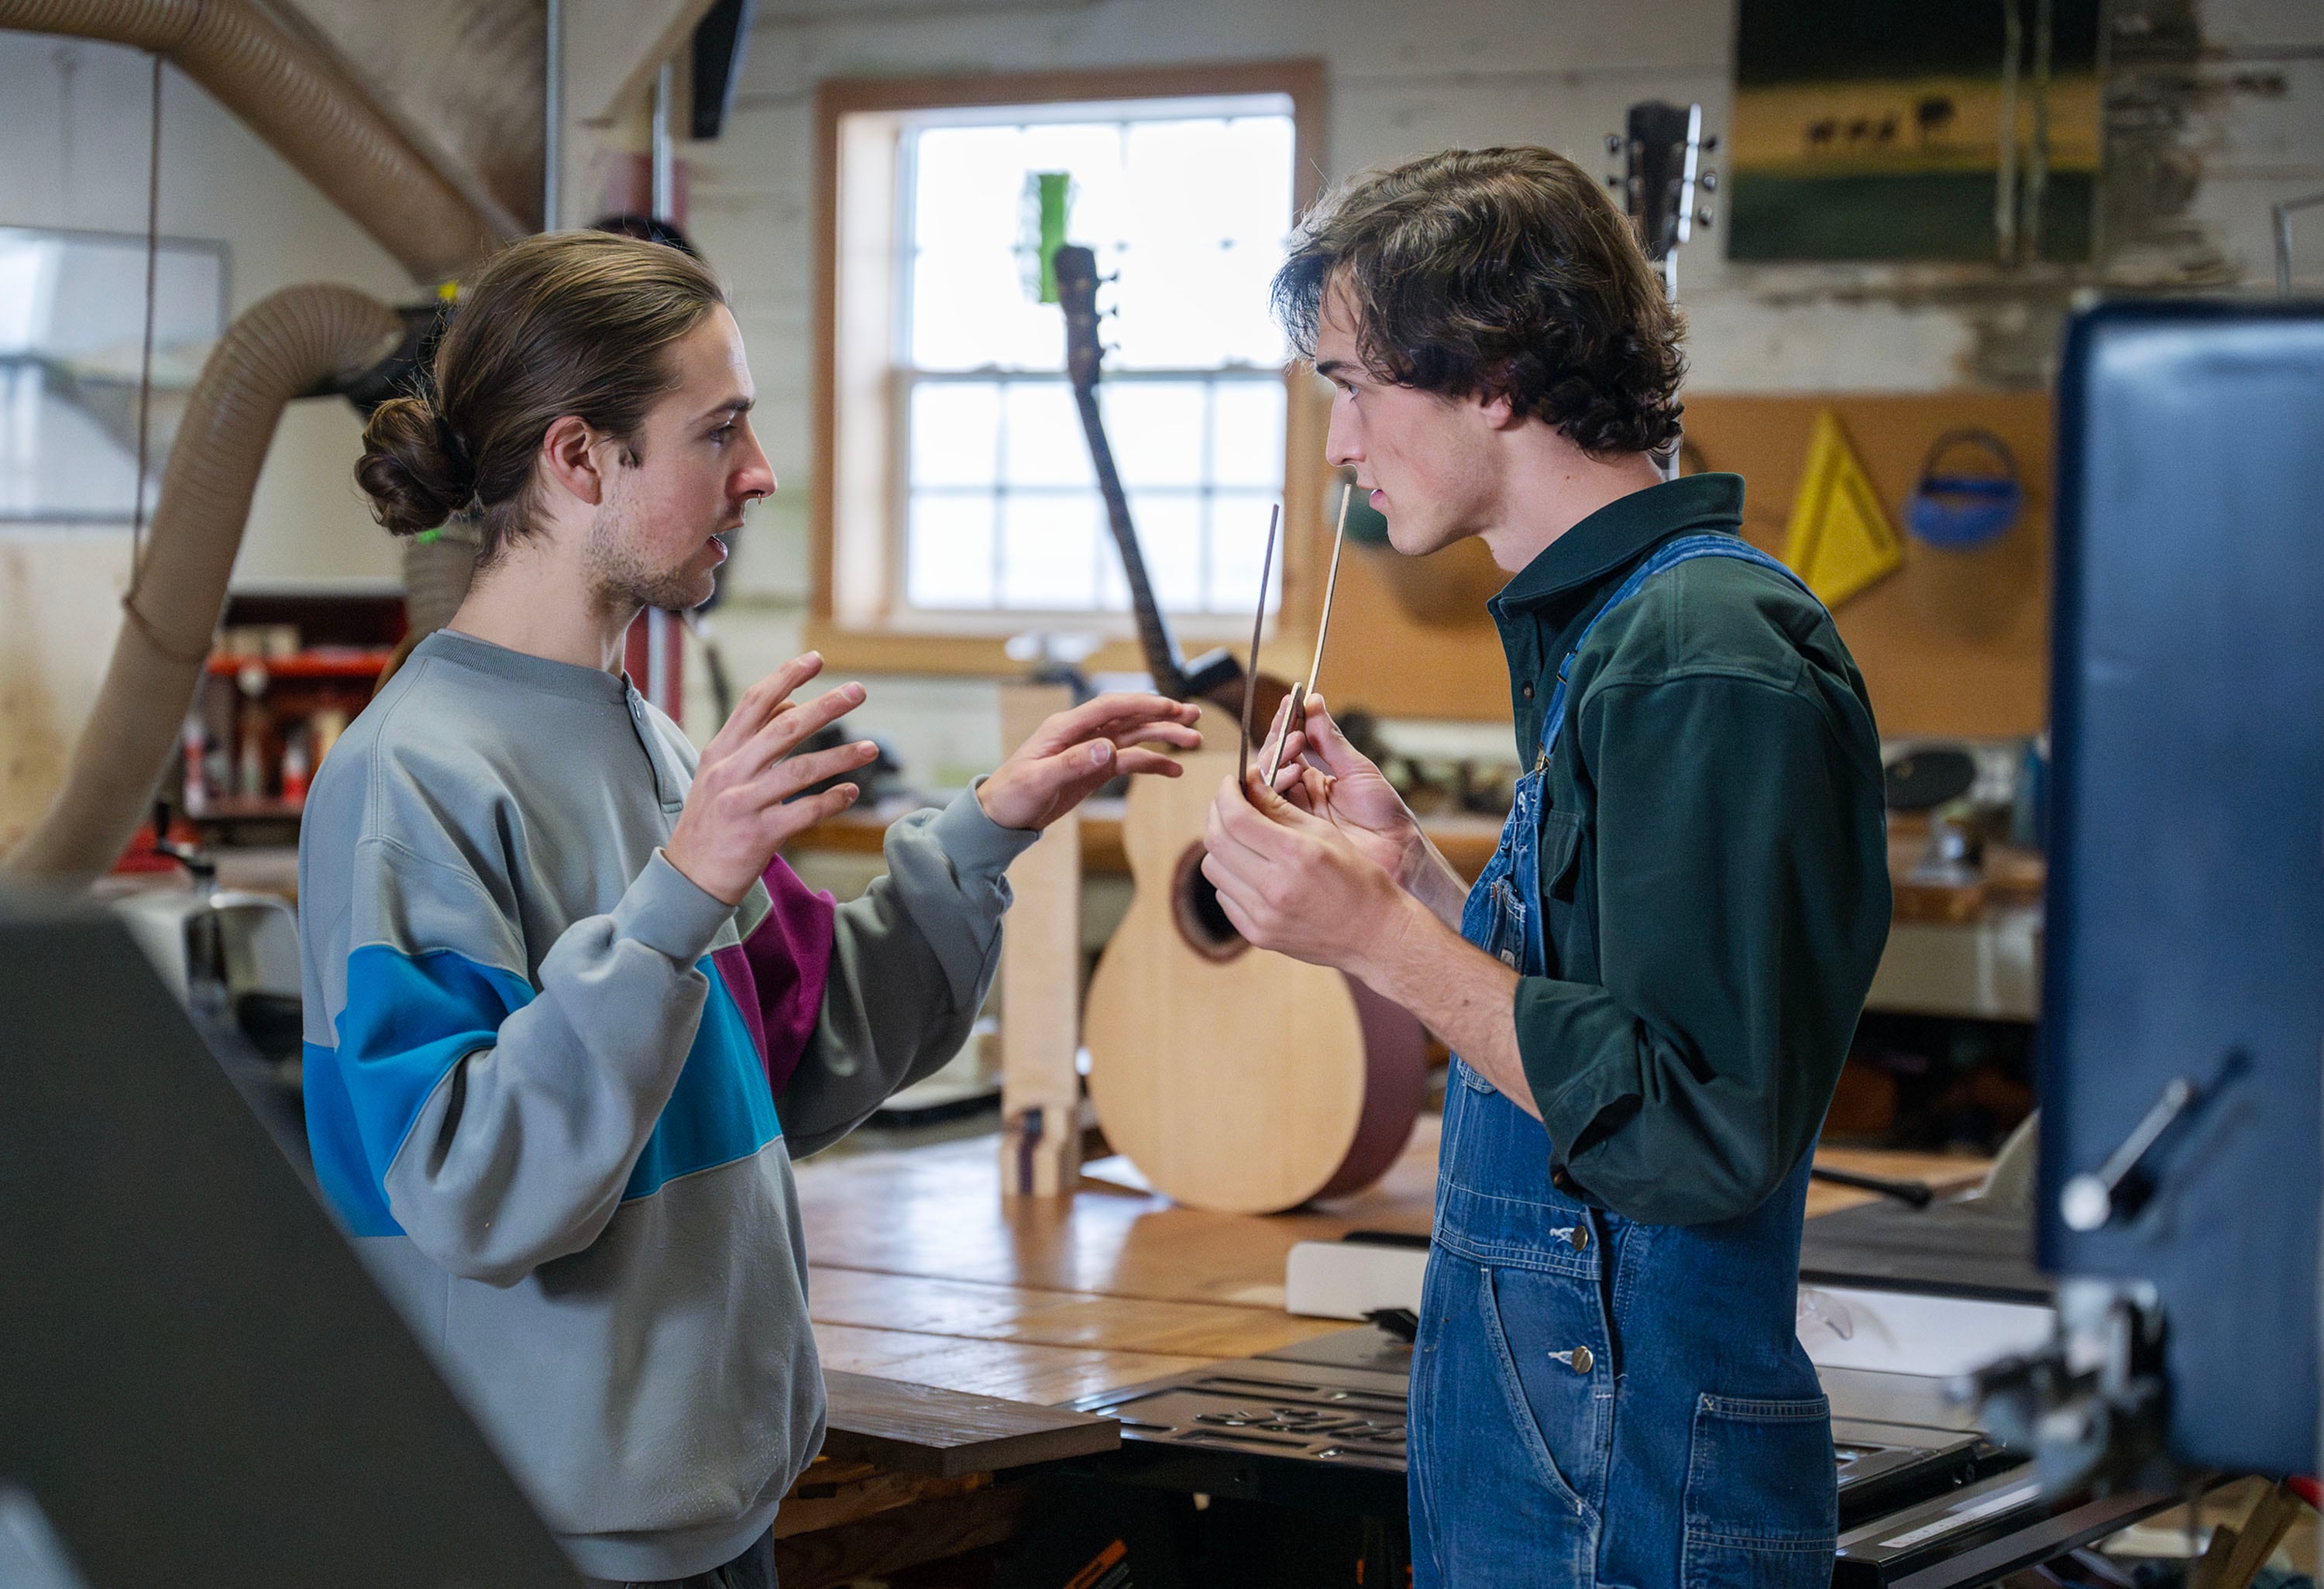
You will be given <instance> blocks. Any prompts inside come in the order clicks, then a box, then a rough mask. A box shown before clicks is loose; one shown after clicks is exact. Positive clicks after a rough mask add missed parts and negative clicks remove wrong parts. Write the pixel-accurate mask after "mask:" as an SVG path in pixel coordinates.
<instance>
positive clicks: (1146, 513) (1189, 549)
mask: <svg viewBox="0 0 2324 1589" xmlns="http://www.w3.org/2000/svg"><path fill="white" fill-rule="evenodd" d="M1130 522H1132V523H1134V524H1136V525H1137V526H1138V550H1139V555H1140V556H1142V557H1143V558H1144V559H1146V577H1148V578H1149V579H1151V580H1152V581H1153V582H1154V598H1155V599H1156V600H1157V601H1158V602H1160V603H1161V604H1162V606H1163V608H1164V610H1165V611H1168V612H1181V613H1183V612H1194V611H1197V610H1199V609H1200V608H1201V607H1202V605H1203V499H1202V498H1201V497H1199V496H1196V495H1194V494H1193V493H1191V492H1183V491H1171V492H1157V491H1136V492H1131V493H1130ZM1108 544H1109V548H1111V541H1109V543H1108ZM1106 561H1107V562H1109V563H1111V565H1112V571H1113V573H1114V575H1115V579H1114V581H1113V582H1112V585H1111V590H1112V593H1113V600H1114V602H1115V603H1116V604H1118V605H1120V607H1122V608H1125V609H1126V608H1128V606H1129V605H1130V589H1129V587H1128V586H1126V585H1123V584H1121V583H1120V568H1121V559H1120V554H1119V553H1118V552H1115V551H1112V550H1109V551H1108V553H1107V556H1106Z"/></svg>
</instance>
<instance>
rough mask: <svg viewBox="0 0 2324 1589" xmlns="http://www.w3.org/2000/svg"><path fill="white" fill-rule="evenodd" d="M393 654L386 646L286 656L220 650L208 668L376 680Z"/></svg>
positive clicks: (227, 674) (275, 675)
mask: <svg viewBox="0 0 2324 1589" xmlns="http://www.w3.org/2000/svg"><path fill="white" fill-rule="evenodd" d="M394 654H395V653H394V651H392V649H391V648H389V647H385V646H381V647H378V648H376V649H374V648H370V647H361V648H358V647H353V646H350V647H347V648H345V649H339V648H330V649H318V650H315V651H297V652H294V653H293V654H291V655H290V656H287V657H235V656H227V655H226V654H225V653H223V652H221V653H219V654H217V655H215V656H213V657H211V658H210V660H209V670H210V671H211V672H212V673H216V674H219V675H222V676H224V677H226V678H228V679H231V678H233V677H234V676H235V674H237V673H239V672H241V671H242V670H244V668H249V667H256V668H259V669H261V670H263V671H264V672H265V674H266V676H267V677H268V678H270V679H376V678H378V677H379V675H380V673H381V671H382V670H383V669H385V668H386V666H387V660H388V658H390V657H392V656H393V655H394Z"/></svg>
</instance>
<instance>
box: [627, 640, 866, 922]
mask: <svg viewBox="0 0 2324 1589" xmlns="http://www.w3.org/2000/svg"><path fill="white" fill-rule="evenodd" d="M822 671H823V659H822V658H821V657H819V656H816V654H815V653H814V652H813V651H809V652H808V653H807V655H806V656H803V657H795V658H793V659H792V660H791V661H788V662H785V663H784V664H783V665H782V666H781V667H779V668H778V669H776V670H774V671H773V672H771V673H770V674H768V675H767V676H766V677H765V678H764V679H760V680H759V682H758V683H756V684H754V685H752V687H751V688H749V689H747V690H744V691H743V692H742V701H741V702H740V703H739V704H738V705H737V706H736V707H735V708H734V715H733V716H731V717H729V718H727V719H726V726H725V727H724V728H721V729H720V730H719V731H718V736H717V737H716V738H715V739H714V740H712V741H711V742H710V743H709V744H708V745H706V746H705V747H704V749H703V752H702V762H701V765H700V766H699V767H698V768H696V771H695V774H694V788H693V790H691V791H690V792H689V793H688V794H687V797H686V809H685V810H684V811H683V812H681V813H679V815H678V827H677V828H676V830H675V831H673V832H672V833H671V834H670V836H669V844H667V845H664V846H663V847H662V853H663V854H664V855H667V856H669V864H671V865H673V866H675V867H677V868H678V870H679V871H680V872H683V873H686V875H687V877H688V878H689V879H691V880H692V881H693V882H694V884H695V886H696V887H697V888H699V889H701V890H702V891H703V892H705V893H706V894H710V895H712V896H714V897H715V898H717V899H721V900H724V901H726V902H727V903H728V904H730V905H734V904H740V903H741V902H742V896H743V895H744V894H746V893H748V892H751V885H752V883H754V882H758V881H759V876H760V874H761V873H763V872H765V871H766V869H767V864H768V863H769V862H770V861H771V860H773V859H774V858H775V852H776V851H777V850H779V849H780V848H782V846H783V845H786V844H788V843H789V842H790V840H791V839H792V838H794V837H796V836H798V835H799V834H801V833H804V832H805V831H806V830H807V829H808V828H810V827H814V826H815V825H816V823H818V822H820V821H822V820H823V819H824V818H826V817H831V816H835V815H836V814H838V813H839V812H841V811H844V810H845V809H847V808H848V807H849V806H850V805H852V804H853V802H854V800H855V797H856V795H857V793H858V792H859V791H858V790H857V789H856V787H855V785H853V784H852V783H843V784H840V785H838V786H837V787H836V788H834V789H828V790H825V791H824V792H823V793H821V794H819V795H811V796H808V797H807V798H806V799H791V797H792V796H793V795H796V794H798V791H799V790H803V789H805V788H807V786H808V785H809V784H813V783H820V782H822V781H824V780H825V779H826V778H831V777H835V776H837V775H839V774H842V773H847V772H853V771H855V770H856V769H857V768H859V767H862V766H863V765H864V764H866V763H867V762H871V760H872V759H873V758H874V757H876V756H877V755H878V754H879V753H880V748H879V747H878V746H877V745H874V744H871V743H869V742H868V741H858V742H857V743H856V744H844V745H841V746H839V747H838V748H837V749H836V750H828V751H818V752H817V753H815V754H814V755H811V756H792V755H791V752H792V751H794V750H796V749H797V748H798V744H799V742H800V741H802V740H804V739H805V738H807V735H808V734H813V733H814V732H815V731H816V729H818V728H821V727H823V726H824V725H825V724H827V723H833V722H836V721H837V720H838V719H840V718H841V717H844V716H846V715H847V714H848V713H849V712H851V711H853V710H854V709H855V707H857V706H859V705H860V704H862V699H863V687H862V685H860V684H843V685H841V686H840V687H839V688H837V689H833V690H826V691H825V692H824V693H823V694H822V695H819V696H817V697H816V698H815V699H813V700H811V701H809V702H807V705H805V706H795V705H793V704H792V703H791V702H790V700H789V699H788V697H789V695H790V693H791V691H793V690H795V689H797V688H798V687H799V686H800V685H802V684H805V683H806V682H807V680H808V679H812V678H814V677H815V676H816V674H818V673H820V672H822ZM787 758H788V759H787ZM786 801H788V802H789V803H788V804H786V803H785V802H786Z"/></svg>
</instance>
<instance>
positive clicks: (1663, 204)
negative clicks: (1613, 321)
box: [1606, 99, 1719, 263]
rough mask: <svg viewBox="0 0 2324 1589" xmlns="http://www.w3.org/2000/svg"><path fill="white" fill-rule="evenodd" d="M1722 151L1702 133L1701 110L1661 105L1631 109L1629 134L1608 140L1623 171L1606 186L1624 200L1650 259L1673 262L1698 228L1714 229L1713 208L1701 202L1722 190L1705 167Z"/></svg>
mask: <svg viewBox="0 0 2324 1589" xmlns="http://www.w3.org/2000/svg"><path fill="white" fill-rule="evenodd" d="M1718 147H1719V138H1718V135H1717V134H1705V133H1704V132H1703V130H1702V106H1700V105H1671V104H1667V103H1665V102H1664V101H1662V100H1659V99H1643V100H1640V101H1639V102H1638V103H1637V104H1636V105H1633V106H1630V112H1629V115H1628V117H1627V118H1626V121H1625V130H1624V131H1623V132H1622V133H1618V134H1609V135H1608V136H1607V139H1606V152H1607V153H1608V154H1609V155H1619V156H1620V157H1621V160H1622V170H1621V171H1619V172H1618V173H1609V175H1608V176H1607V178H1606V185H1607V186H1608V187H1609V188H1611V189H1614V190H1615V193H1616V195H1617V197H1618V198H1619V199H1621V201H1622V210H1623V213H1624V214H1626V215H1628V217H1630V224H1631V225H1632V226H1635V227H1637V233H1638V243H1639V245H1640V246H1642V247H1644V248H1645V249H1646V257H1647V258H1648V259H1650V260H1654V261H1655V262H1656V263H1660V262H1662V261H1665V260H1667V259H1669V258H1670V257H1671V256H1672V255H1673V254H1676V253H1677V252H1678V250H1679V249H1680V248H1681V247H1683V245H1685V243H1686V241H1687V239H1688V238H1689V237H1690V236H1692V234H1693V230H1694V228H1695V227H1696V226H1709V225H1711V210H1710V208H1709V207H1708V206H1701V205H1698V203H1697V198H1698V195H1700V194H1702V193H1710V192H1713V191H1715V190H1716V189H1718V186H1719V173H1718V172H1716V171H1711V170H1709V169H1707V168H1706V167H1704V166H1703V165H1702V163H1701V162H1702V156H1704V155H1705V154H1708V153H1709V152H1711V151H1712V150H1714V149H1716V148H1718Z"/></svg>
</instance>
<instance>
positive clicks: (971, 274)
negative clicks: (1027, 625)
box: [896, 97, 1293, 615]
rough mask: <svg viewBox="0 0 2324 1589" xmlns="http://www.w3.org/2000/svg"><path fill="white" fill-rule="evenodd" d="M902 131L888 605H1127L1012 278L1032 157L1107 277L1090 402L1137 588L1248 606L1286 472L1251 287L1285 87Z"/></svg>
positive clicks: (1257, 297)
mask: <svg viewBox="0 0 2324 1589" xmlns="http://www.w3.org/2000/svg"><path fill="white" fill-rule="evenodd" d="M898 153H899V160H898V164H897V171H898V180H899V188H900V191H899V195H898V198H899V208H898V216H899V232H900V236H899V255H900V263H901V275H900V280H899V283H898V285H899V302H898V308H899V323H898V327H897V330H898V336H897V339H896V346H897V350H898V360H897V362H898V365H899V368H898V372H897V374H898V376H899V391H900V394H901V401H900V403H899V419H900V422H901V425H902V428H903V435H902V438H901V440H902V446H901V448H899V455H900V457H901V459H902V464H903V473H904V495H905V498H906V504H905V512H904V514H903V525H904V559H903V573H904V589H903V596H904V599H905V602H906V604H907V605H909V606H911V607H914V608H917V609H920V610H922V611H929V612H936V611H945V612H985V613H1016V612H1024V613H1041V614H1074V613H1083V614H1103V613H1118V612H1121V611H1123V610H1126V609H1127V607H1128V605H1129V592H1128V587H1127V586H1126V585H1125V583H1124V581H1123V579H1122V575H1121V566H1120V559H1119V558H1118V556H1117V555H1116V553H1115V550H1114V548H1113V543H1112V540H1111V536H1110V535H1109V533H1108V531H1107V529H1106V523H1105V508H1104V503H1103V501H1102V498H1101V497H1100V496H1099V494H1098V492H1097V487H1096V485H1095V482H1094V479H1093V476H1092V473H1091V469H1090V463H1089V453H1088V449H1087V448H1086V447H1085V445H1084V440H1083V437H1082V431H1081V425H1080V421H1079V420H1078V419H1077V418H1076V416H1075V413H1074V402H1073V393H1072V389H1071V387H1070V386H1068V385H1067V383H1066V382H1065V321H1064V317H1063V315H1062V314H1061V313H1060V312H1059V310H1058V309H1057V306H1056V305H1055V304H1045V303H1040V302H1037V301H1036V300H1034V298H1033V297H1032V296H1031V295H1030V294H1029V293H1028V291H1027V288H1026V279H1027V276H1028V258H1027V243H1026V238H1025V223H1024V219H1023V213H1024V194H1025V192H1026V186H1027V181H1028V177H1029V176H1030V175H1031V174H1033V173H1036V172H1055V171H1063V172H1066V173H1069V174H1070V176H1071V178H1072V193H1073V200H1072V206H1071V208H1070V211H1069V215H1068V223H1067V226H1066V235H1067V236H1068V237H1069V238H1070V239H1071V240H1072V241H1074V242H1076V243H1081V244H1084V245H1087V246H1089V247H1091V248H1092V249H1093V250H1094V251H1095V252H1096V254H1097V262H1098V270H1099V273H1100V274H1101V276H1102V277H1104V276H1111V277H1112V278H1114V279H1113V280H1111V281H1110V282H1103V283H1102V286H1101V288H1100V292H1099V306H1100V308H1101V309H1104V310H1108V311H1111V312H1109V313H1108V314H1107V315H1106V318H1105V319H1104V320H1103V321H1102V335H1103V337H1104V338H1105V340H1106V342H1107V343H1108V345H1109V349H1108V353H1107V356H1106V364H1105V380H1104V383H1103V384H1102V386H1101V387H1100V389H1099V390H1100V401H1101V404H1102V411H1103V412H1104V415H1105V420H1106V430H1107V434H1108V437H1109V439H1110V440H1111V443H1112V446H1113V449H1114V456H1115V460H1116V462H1117V463H1118V465H1119V466H1120V472H1121V477H1122V483H1123V485H1124V488H1125V490H1126V491H1127V493H1128V495H1129V498H1130V511H1131V514H1132V517H1133V518H1134V520H1135V521H1136V523H1137V526H1138V532H1139V545H1140V548H1141V550H1143V552H1144V554H1145V558H1146V562H1147V568H1148V573H1149V574H1150V575H1151V576H1152V578H1153V581H1154V585H1155V588H1156V592H1157V596H1158V597H1159V599H1160V600H1161V602H1162V604H1163V605H1164V606H1165V607H1166V608H1167V609H1169V610H1171V611H1173V612H1176V613H1181V614H1203V615H1208V614H1235V613H1241V614H1248V613H1249V612H1250V604H1251V601H1252V599H1253V597H1254V596H1257V595H1258V586H1259V561H1260V553H1261V550H1262V548H1263V546H1264V543H1265V539H1266V527H1267V521H1268V508H1269V507H1270V505H1271V504H1272V503H1275V502H1276V501H1277V499H1278V497H1279V496H1280V494H1281V492H1282V489H1283V461H1284V423H1285V413H1284V409H1285V388H1284V381H1283V365H1284V361H1285V359H1286V355H1287V349H1286V345H1285V342H1284V338H1283V334H1282V331H1281V330H1280V328H1277V326H1276V324H1275V323H1274V320H1273V319H1272V318H1271V317H1270V316H1269V314H1268V297H1267V286H1268V279H1269V278H1270V277H1271V276H1272V275H1273V273H1274V272H1275V269H1276V267H1277V265H1278V264H1279V263H1281V261H1282V258H1283V250H1284V244H1285V240H1286V236H1288V234H1289V232H1290V228H1291V222H1292V177H1293V171H1292V121H1291V115H1290V113H1289V110H1288V108H1287V104H1286V102H1284V101H1282V100H1280V99H1279V98H1276V97H1268V98H1264V99H1261V100H1259V101H1257V102H1250V101H1244V102H1233V101H1229V102H1221V101H1217V100H1211V101H1177V102H1172V101H1136V102H1124V103H1121V104H1118V105H1082V106H1025V107H1020V108H1017V109H1011V110H999V111H995V110H989V109H980V110H973V111H950V112H941V113H936V112H932V113H927V118H926V119H920V120H914V121H912V122H910V123H908V125H906V127H905V128H904V131H903V134H902V143H901V147H900V148H899V151H898ZM1274 600H1275V596H1274V593H1273V591H1272V590H1270V592H1269V595H1268V605H1269V606H1270V607H1271V606H1272V605H1273V604H1274Z"/></svg>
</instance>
